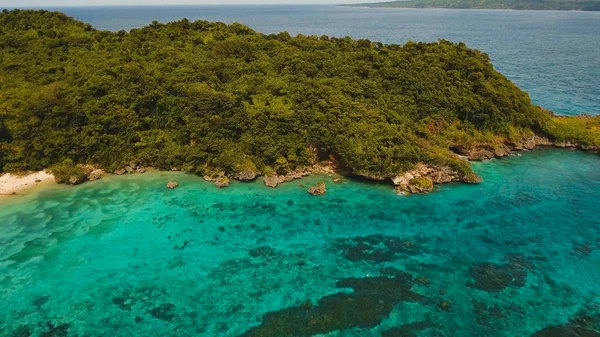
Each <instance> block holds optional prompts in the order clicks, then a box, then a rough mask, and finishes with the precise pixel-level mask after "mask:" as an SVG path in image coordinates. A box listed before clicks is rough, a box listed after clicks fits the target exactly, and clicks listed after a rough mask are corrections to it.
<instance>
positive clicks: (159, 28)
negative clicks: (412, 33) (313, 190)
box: [0, 10, 600, 193]
mask: <svg viewBox="0 0 600 337" xmlns="http://www.w3.org/2000/svg"><path fill="white" fill-rule="evenodd" d="M0 60H1V62H0V97H1V98H2V99H0V174H2V173H14V172H26V171H40V170H46V169H48V170H49V171H50V172H52V173H53V174H54V176H55V177H56V179H57V181H59V182H63V183H70V184H78V183H81V182H83V181H85V180H86V179H96V178H98V177H99V176H100V175H101V174H100V173H99V172H100V171H102V172H103V171H106V172H112V173H116V174H124V173H133V172H143V171H144V170H145V169H146V168H148V167H153V168H156V169H161V170H180V171H186V172H190V173H193V174H198V175H202V176H204V177H205V178H206V179H207V180H211V181H215V183H216V184H217V185H219V186H227V185H228V181H229V179H237V180H242V181H248V180H254V179H256V178H257V177H258V176H264V180H265V184H266V185H268V186H273V187H274V186H277V184H279V183H282V182H285V181H289V180H291V179H296V178H300V177H303V176H305V175H308V174H310V173H311V172H313V171H315V170H316V171H319V170H325V171H327V170H333V169H334V170H337V171H338V172H340V173H341V174H343V175H347V176H354V177H363V178H366V179H373V180H380V181H393V182H394V184H395V185H396V186H398V187H397V189H398V191H399V192H403V193H404V192H406V193H426V192H430V191H431V190H432V189H433V184H435V183H447V182H451V181H462V182H466V183H477V182H480V181H481V178H480V177H479V176H478V175H477V174H476V173H474V172H473V171H472V169H471V167H470V165H469V161H468V160H485V159H491V158H494V157H502V156H506V155H509V154H511V153H512V152H514V151H518V150H524V149H532V148H534V147H536V146H538V145H546V146H559V147H574V148H579V149H582V150H588V151H598V150H599V149H600V117H599V116H595V117H592V116H577V117H564V116H555V115H554V114H553V113H551V112H550V111H547V110H545V109H543V108H541V107H538V106H535V105H533V104H532V103H531V100H530V98H529V95H528V94H527V93H525V92H523V91H522V90H520V89H519V88H518V87H517V86H516V85H514V84H513V83H512V82H510V81H509V80H508V79H506V78H505V77H504V76H503V75H502V74H500V73H499V72H497V71H496V70H495V69H494V67H493V66H492V64H491V63H490V59H489V57H488V55H486V54H485V53H482V52H480V51H477V50H473V49H469V48H468V47H467V46H466V45H465V44H464V43H453V42H449V41H439V42H437V43H416V42H409V43H407V44H405V45H396V44H389V45H388V44H383V43H379V42H372V41H369V40H365V39H361V40H353V39H351V38H334V37H327V36H304V35H298V36H295V37H292V36H290V34H288V33H286V32H283V33H279V34H270V35H265V34H261V33H257V32H255V31H253V30H252V29H250V28H249V27H246V26H243V25H241V24H237V23H234V24H231V25H226V24H224V23H218V22H207V21H196V22H191V21H189V20H186V19H183V20H180V21H177V22H171V23H168V24H160V23H158V22H153V23H152V24H151V25H149V26H147V27H144V28H141V29H133V30H131V31H130V32H125V31H120V32H110V31H100V30H96V29H94V28H93V27H92V26H90V25H89V24H85V23H83V22H80V21H77V20H74V19H72V18H69V17H67V16H66V15H64V14H62V13H58V12H49V11H45V10H39V11H34V10H11V11H9V10H4V11H3V12H2V13H1V14H0Z"/></svg>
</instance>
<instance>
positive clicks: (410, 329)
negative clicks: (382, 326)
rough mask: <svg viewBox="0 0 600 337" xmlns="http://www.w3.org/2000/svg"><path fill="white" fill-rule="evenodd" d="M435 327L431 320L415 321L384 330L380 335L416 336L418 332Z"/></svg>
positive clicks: (383, 336) (395, 336)
mask: <svg viewBox="0 0 600 337" xmlns="http://www.w3.org/2000/svg"><path fill="white" fill-rule="evenodd" d="M435 327H436V326H435V324H433V323H432V322H431V321H422V322H415V323H410V324H405V325H402V326H399V327H396V328H391V329H389V330H385V331H384V332H383V333H382V334H381V337H416V336H417V334H418V333H419V332H421V331H423V330H427V329H431V328H435Z"/></svg>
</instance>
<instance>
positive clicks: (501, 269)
mask: <svg viewBox="0 0 600 337" xmlns="http://www.w3.org/2000/svg"><path fill="white" fill-rule="evenodd" d="M507 260H508V262H507V263H506V264H502V265H499V264H496V263H491V262H483V263H479V264H476V265H474V266H472V267H471V270H470V272H469V273H470V275H471V277H472V278H473V280H474V282H469V283H467V286H469V287H473V288H477V289H481V290H485V291H487V292H496V291H501V290H503V289H505V288H507V287H514V288H519V287H522V286H524V285H525V279H526V277H527V270H528V269H530V268H532V267H531V265H530V264H529V262H527V260H525V259H524V258H523V257H522V256H517V255H511V256H508V257H507Z"/></svg>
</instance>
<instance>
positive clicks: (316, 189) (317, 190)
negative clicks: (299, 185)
mask: <svg viewBox="0 0 600 337" xmlns="http://www.w3.org/2000/svg"><path fill="white" fill-rule="evenodd" d="M325 192H327V189H326V187H325V183H324V182H318V183H317V184H316V185H315V186H313V187H311V188H309V189H308V193H310V194H312V195H323V194H325Z"/></svg>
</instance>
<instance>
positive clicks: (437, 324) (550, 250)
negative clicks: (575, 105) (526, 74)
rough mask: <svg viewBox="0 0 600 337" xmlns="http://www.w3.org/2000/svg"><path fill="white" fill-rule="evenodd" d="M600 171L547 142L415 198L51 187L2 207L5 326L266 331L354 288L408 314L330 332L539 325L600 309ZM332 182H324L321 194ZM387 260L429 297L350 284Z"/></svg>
mask: <svg viewBox="0 0 600 337" xmlns="http://www.w3.org/2000/svg"><path fill="white" fill-rule="evenodd" d="M599 167H600V158H599V157H598V156H596V155H592V154H587V153H582V152H578V151H569V150H538V151H534V152H531V153H524V154H523V155H522V156H516V157H511V158H507V159H503V160H494V161H491V162H486V163H479V164H475V169H476V171H477V172H479V173H480V174H481V175H482V176H483V178H484V180H485V181H484V183H483V184H480V185H473V186H469V185H462V184H453V185H446V186H443V187H441V188H439V191H437V192H435V193H433V194H430V195H426V196H411V197H401V196H397V195H395V194H394V193H392V189H391V187H390V186H385V185H378V184H369V183H364V182H357V181H350V180H343V181H342V182H341V183H339V184H334V183H333V181H332V179H331V178H329V177H324V176H323V177H309V178H307V179H304V180H299V181H295V182H293V183H289V184H286V185H282V186H280V187H278V188H276V189H269V188H266V187H264V186H263V185H262V182H261V181H257V182H255V183H234V184H233V185H232V187H230V188H228V189H223V190H219V189H217V188H216V187H214V185H212V184H209V183H205V182H203V181H202V180H201V179H200V178H198V177H195V176H192V175H185V174H182V173H173V172H165V173H162V172H155V173H148V174H145V175H132V176H122V177H108V178H105V179H104V180H102V181H99V182H94V183H88V184H84V185H81V186H78V187H73V188H70V187H65V186H52V187H47V188H40V189H38V190H35V191H33V192H32V193H31V194H29V195H27V196H19V197H14V198H12V199H4V200H2V204H1V205H0V297H1V298H2V302H3V305H2V306H0V335H3V336H4V335H7V336H10V335H11V334H13V333H14V332H26V331H27V330H29V331H30V332H31V333H33V335H34V336H36V335H40V334H42V333H47V334H46V335H43V336H45V337H49V336H67V335H68V336H75V335H77V336H107V335H112V336H132V335H138V336H158V335H160V336H171V335H172V336H238V335H241V334H244V333H246V332H248V331H250V332H249V333H248V334H247V335H248V336H261V335H262V336H266V335H267V333H266V332H265V331H267V330H262V332H261V330H250V329H251V328H252V327H255V326H258V325H260V324H261V322H262V321H263V315H264V314H265V313H267V312H276V311H281V310H283V309H285V308H290V307H297V306H300V307H302V306H304V308H305V309H306V310H305V311H307V312H310V314H308V315H309V316H310V315H313V314H314V315H317V316H318V315H321V316H324V317H329V320H330V323H331V321H334V322H336V323H339V324H342V325H343V324H344V323H343V319H340V320H338V319H339V318H340V317H339V315H342V314H340V311H339V310H343V307H344V305H341V306H340V302H336V299H339V298H340V297H344V296H346V295H347V296H346V297H349V298H350V299H348V298H344V300H346V301H352V300H357V301H363V300H364V301H366V302H364V303H369V302H368V301H371V300H373V301H375V302H373V303H379V304H382V303H387V304H385V305H388V304H389V305H391V306H393V308H392V309H391V312H388V311H387V309H386V308H387V307H386V308H383V309H382V310H379V311H377V312H375V313H373V312H372V311H369V310H368V309H366V310H365V311H361V312H360V314H365V315H369V314H373V315H372V316H369V317H370V319H371V321H369V322H368V324H367V325H366V326H369V327H365V328H348V329H343V330H341V331H335V332H331V333H329V334H324V336H380V335H381V334H382V332H383V331H386V330H389V329H391V328H393V327H400V326H403V325H406V324H409V323H416V322H425V323H420V324H416V325H415V329H414V330H412V332H411V333H414V335H417V336H527V335H530V334H532V333H533V332H535V331H537V330H540V329H542V328H544V327H546V326H549V325H559V324H565V323H566V322H567V320H569V319H573V318H577V317H583V316H590V315H591V316H593V315H598V314H600V296H599V294H600V283H599V282H598V281H597V280H599V279H600V268H598V265H600V208H599V207H598V204H599V202H600V170H599V169H598V168H599ZM172 179H175V180H178V181H179V182H180V184H181V187H180V188H178V189H175V190H169V189H167V188H166V187H165V185H166V182H167V181H168V180H172ZM319 180H324V181H325V182H326V183H327V185H328V192H327V194H326V195H325V196H322V197H313V196H311V195H309V194H308V193H306V188H308V187H309V186H310V184H312V183H314V182H316V181H319ZM388 267H392V268H394V269H395V270H396V273H400V272H398V271H404V272H407V273H409V274H410V275H411V276H410V277H409V280H408V281H407V282H408V283H410V284H409V285H408V286H407V287H406V288H402V289H403V290H402V291H404V290H406V291H407V294H408V292H410V294H420V295H422V296H419V297H415V296H416V295H415V296H413V295H410V296H408V297H398V298H396V297H394V298H391V297H390V296H389V294H385V293H383V292H382V291H383V290H382V289H383V288H386V287H381V288H380V290H381V291H380V290H377V289H378V288H377V286H376V285H375V287H370V286H373V284H371V285H370V286H366V285H365V286H364V287H363V288H364V289H362V290H359V291H356V292H354V293H353V292H352V290H351V289H348V288H340V287H336V283H337V282H340V281H341V283H344V282H346V283H345V284H348V282H349V281H348V279H350V280H353V279H351V278H360V279H363V280H362V282H364V281H365V280H367V281H369V280H380V281H385V280H384V279H383V278H381V277H380V278H378V277H379V276H385V277H389V276H390V275H392V274H394V272H395V271H394V269H390V268H388ZM386 268H387V269H386ZM402 275H403V276H407V275H406V274H404V273H402ZM407 277H408V276H407ZM410 278H412V279H410ZM344 279H346V280H345V281H342V280H344ZM355 281H356V280H355ZM342 285H343V284H342ZM387 288H388V289H389V287H387ZM409 289H410V291H409ZM361 291H362V292H361ZM340 293H345V294H346V295H340ZM334 294H338V295H334ZM348 294H349V295H348ZM352 294H355V295H356V294H360V295H361V296H362V297H359V298H352V296H354V295H352ZM403 294H404V293H403ZM327 295H334V296H333V297H328V298H330V299H332V301H333V302H334V305H333V307H332V308H333V309H331V306H330V308H329V309H327V308H325V307H324V306H322V305H319V304H318V301H319V299H322V298H324V297H326V296H327ZM363 295H364V296H363ZM336 296H337V297H336ZM411 296H412V297H411ZM309 301H311V303H312V304H310V303H309ZM341 303H342V304H344V303H348V302H343V301H342V302H341ZM360 303H363V302H360ZM390 303H391V304H390ZM375 306H377V304H376V305H375ZM374 309H378V308H374ZM380 309H381V308H380ZM284 313H288V312H284ZM321 316H318V317H321ZM270 317H271V324H275V323H277V320H278V319H281V318H282V317H284V318H286V319H288V321H287V322H286V325H288V326H289V325H290V324H293V323H294V322H295V323H298V320H299V317H298V315H293V314H292V315H287V316H285V315H283V316H282V314H280V315H271V316H270ZM311 317H312V316H311ZM359 319H360V318H359V317H357V318H356V320H359ZM356 320H355V321H356ZM273 321H275V323H273ZM313 321H315V322H312V323H310V324H313V325H314V327H315V329H317V330H318V329H319V327H320V326H321V325H323V324H321V323H319V321H318V320H313ZM340 322H341V323H340ZM373 322H375V323H376V325H374V327H370V326H373V324H375V323H373ZM592 323H593V322H592ZM596 323H597V322H596ZM331 324H333V325H331ZM331 324H330V326H335V324H334V323H331ZM323 326H324V325H323ZM363 326H365V325H363ZM263 328H264V326H263ZM409 330H410V329H409ZM314 331H316V330H314ZM390 331H391V332H389V331H388V333H387V334H388V336H395V335H394V334H392V332H394V330H390ZM395 332H397V333H400V332H399V331H398V330H396V331H395ZM405 332H406V331H405ZM276 335H277V334H276ZM279 335H281V332H280V333H279ZM398 335H400V334H398Z"/></svg>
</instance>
